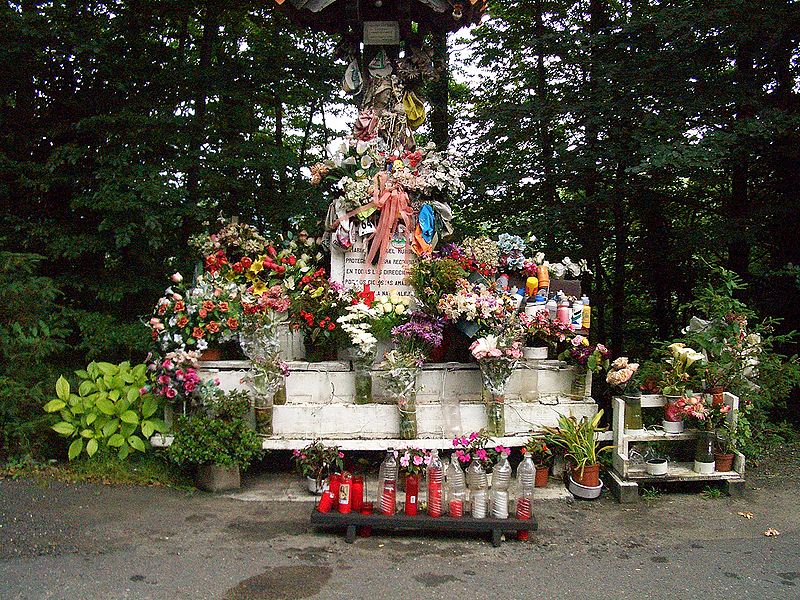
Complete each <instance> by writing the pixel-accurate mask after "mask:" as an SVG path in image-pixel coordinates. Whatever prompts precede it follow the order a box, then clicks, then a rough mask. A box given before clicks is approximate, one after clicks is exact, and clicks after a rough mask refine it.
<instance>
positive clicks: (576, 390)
mask: <svg viewBox="0 0 800 600" xmlns="http://www.w3.org/2000/svg"><path fill="white" fill-rule="evenodd" d="M587 373H588V370H587V369H586V367H584V366H581V365H576V366H575V370H574V371H573V372H572V384H571V385H570V393H569V396H570V399H571V400H583V399H584V398H586V395H587V394H586V374H587Z"/></svg>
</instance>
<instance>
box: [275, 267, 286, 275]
mask: <svg viewBox="0 0 800 600" xmlns="http://www.w3.org/2000/svg"><path fill="white" fill-rule="evenodd" d="M275 270H276V271H277V272H278V274H279V275H283V274H284V273H286V267H284V266H283V265H279V266H277V267H275Z"/></svg>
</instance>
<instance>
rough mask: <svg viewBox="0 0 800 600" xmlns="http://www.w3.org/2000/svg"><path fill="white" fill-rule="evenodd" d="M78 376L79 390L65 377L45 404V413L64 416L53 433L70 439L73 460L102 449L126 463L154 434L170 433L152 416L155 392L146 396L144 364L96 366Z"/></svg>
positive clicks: (84, 370)
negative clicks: (51, 398)
mask: <svg viewBox="0 0 800 600" xmlns="http://www.w3.org/2000/svg"><path fill="white" fill-rule="evenodd" d="M75 375H77V377H78V379H79V380H80V383H79V384H78V389H77V390H73V389H72V388H71V387H70V384H69V382H68V381H67V380H66V378H65V377H63V376H61V377H59V378H58V381H57V382H56V398H54V399H53V400H50V402H48V403H47V404H45V406H44V410H45V411H46V412H48V413H57V414H58V415H59V416H60V417H61V421H59V422H58V423H56V424H55V425H53V430H54V431H56V432H57V433H59V434H60V435H62V436H64V437H65V438H67V439H68V440H72V441H71V442H70V445H69V451H68V456H69V459H70V460H73V459H74V458H77V457H78V456H80V454H81V453H82V452H84V451H85V452H86V454H88V455H89V456H90V457H91V456H94V455H95V454H96V453H97V451H98V450H101V449H108V450H111V451H116V452H117V456H118V457H119V458H120V460H124V459H125V458H127V457H128V454H130V452H131V450H138V451H139V452H144V451H145V450H146V449H147V447H148V446H149V442H148V441H147V440H148V439H149V438H150V436H151V435H153V433H154V432H156V431H158V432H161V433H163V432H165V431H166V430H167V426H166V424H165V423H164V421H162V420H161V419H158V418H156V417H155V416H154V415H155V414H156V413H157V412H158V409H159V403H158V400H157V399H156V398H155V397H154V396H153V395H152V394H149V393H144V394H142V392H143V391H145V390H144V389H143V388H145V384H146V383H147V366H146V365H143V364H142V365H136V366H135V367H131V365H130V363H128V362H123V363H120V364H119V365H114V364H111V363H107V362H92V363H89V365H88V366H87V367H86V369H81V370H78V371H75ZM145 389H146V388H145Z"/></svg>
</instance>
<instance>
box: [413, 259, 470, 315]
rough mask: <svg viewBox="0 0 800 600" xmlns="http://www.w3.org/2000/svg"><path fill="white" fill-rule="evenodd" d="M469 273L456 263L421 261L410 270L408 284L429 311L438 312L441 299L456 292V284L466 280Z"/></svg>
mask: <svg viewBox="0 0 800 600" xmlns="http://www.w3.org/2000/svg"><path fill="white" fill-rule="evenodd" d="M466 276H467V273H466V271H464V269H462V268H461V265H459V264H458V263H457V262H456V261H454V260H452V259H450V258H445V259H441V260H424V259H423V260H419V261H417V262H416V263H415V264H414V265H413V266H412V267H411V269H410V270H409V274H408V283H409V285H411V287H412V288H414V294H415V296H416V297H417V299H418V300H419V301H420V303H421V304H422V306H424V307H425V308H426V309H427V310H429V311H433V312H435V313H436V312H438V307H439V299H440V298H441V297H442V296H444V295H445V294H453V293H455V291H456V282H457V281H458V280H459V279H464V278H466Z"/></svg>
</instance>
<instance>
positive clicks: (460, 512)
mask: <svg viewBox="0 0 800 600" xmlns="http://www.w3.org/2000/svg"><path fill="white" fill-rule="evenodd" d="M450 516H451V517H455V518H458V517H463V516H464V502H463V501H462V500H450Z"/></svg>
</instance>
